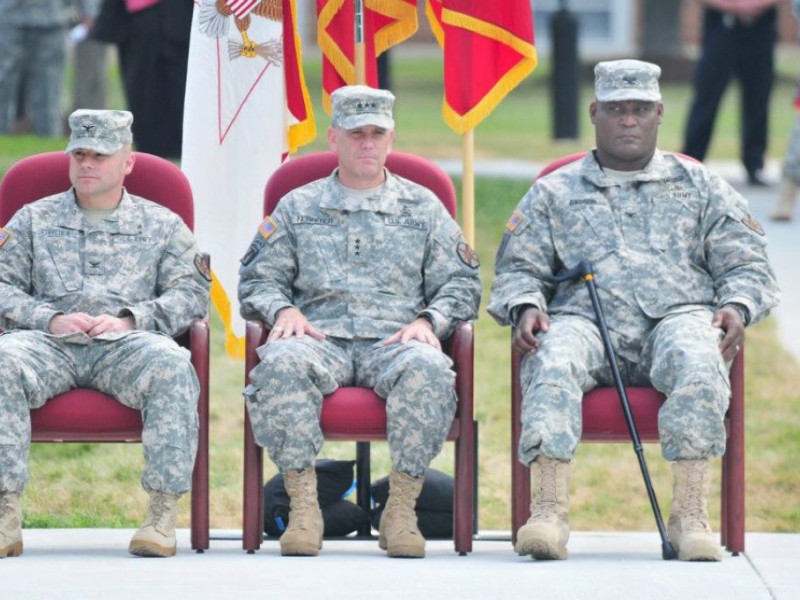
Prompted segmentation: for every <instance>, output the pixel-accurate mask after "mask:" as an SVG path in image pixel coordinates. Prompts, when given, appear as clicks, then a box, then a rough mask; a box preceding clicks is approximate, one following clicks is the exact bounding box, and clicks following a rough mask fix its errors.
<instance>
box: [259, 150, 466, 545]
mask: <svg viewBox="0 0 800 600" xmlns="http://www.w3.org/2000/svg"><path fill="white" fill-rule="evenodd" d="M336 164H337V159H336V155H335V154H334V153H333V152H320V153H316V154H309V155H306V156H301V157H298V158H294V159H292V160H290V161H287V162H285V163H284V164H283V165H281V166H280V168H278V170H276V171H275V173H273V175H272V177H270V179H269V181H268V182H267V185H266V188H265V190H264V213H265V214H271V213H272V211H273V210H274V209H275V206H276V205H277V204H278V201H279V200H280V199H281V198H282V197H283V196H284V195H286V193H288V192H289V191H291V190H293V189H295V188H297V187H299V186H301V185H303V184H305V183H308V182H311V181H314V180H316V179H320V178H322V177H327V176H328V175H330V174H331V172H332V171H333V169H334V168H335V167H336ZM386 167H387V168H388V169H389V170H390V171H391V172H392V173H395V174H397V175H400V176H402V177H406V178H407V179H410V180H412V181H415V182H416V183H419V184H421V185H423V186H425V187H427V188H429V189H431V190H432V191H433V192H434V193H436V195H437V196H439V199H440V200H441V201H442V203H443V204H444V205H445V206H446V207H447V210H448V211H449V212H450V214H451V215H453V216H454V217H455V214H456V196H455V190H454V188H453V184H452V182H451V181H450V178H449V177H448V176H447V174H446V173H444V171H442V170H441V169H439V168H438V167H437V166H436V165H434V164H432V163H430V162H428V161H427V160H424V159H422V158H420V157H418V156H415V155H412V154H405V153H402V152H392V153H390V154H389V156H388V159H387V161H386ZM267 334H268V330H267V328H266V326H265V325H264V324H263V323H261V322H254V321H250V322H248V323H247V333H246V355H245V377H246V379H247V382H248V383H249V373H250V371H251V370H252V369H253V368H254V367H255V366H256V365H257V364H258V356H257V354H256V348H258V347H259V346H261V345H263V344H264V343H265V342H266V339H267ZM442 347H443V349H444V350H445V352H447V353H448V354H449V356H450V357H451V358H452V359H453V363H454V365H453V369H454V370H455V372H456V383H455V389H456V396H457V397H458V406H457V409H456V416H455V418H454V419H453V425H452V427H451V429H450V433H449V435H448V438H447V439H448V440H452V441H455V444H456V451H455V497H454V499H453V532H454V535H453V538H454V542H455V549H456V552H458V553H460V554H462V555H463V554H466V553H467V552H471V551H472V532H473V519H474V515H475V510H474V499H475V489H474V488H475V467H476V464H475V431H476V424H475V421H474V419H473V400H472V394H473V391H472V384H473V380H472V377H473V375H472V365H473V331H472V323H461V324H460V325H459V326H458V327H457V328H456V330H455V332H454V333H453V335H452V336H451V337H450V338H449V339H448V340H445V341H444V342H443V344H442ZM244 418H245V427H244V430H245V440H244V514H243V530H244V535H243V547H244V549H245V550H247V551H248V552H254V551H255V550H258V548H259V547H260V546H261V541H262V538H263V531H264V509H263V503H262V494H263V450H262V448H261V447H260V446H258V445H257V444H256V443H255V439H254V437H253V431H252V427H251V425H250V418H249V416H248V414H247V410H246V409H245V415H244ZM321 424H322V431H323V433H324V435H325V439H326V440H338V441H355V442H357V460H356V462H357V473H356V479H357V481H358V492H357V496H358V498H357V499H358V503H359V505H360V506H362V508H365V509H366V510H370V473H369V442H371V441H379V440H386V408H385V402H384V400H383V399H381V398H380V397H379V396H378V395H377V394H375V393H374V392H373V391H372V390H370V389H365V388H358V387H343V388H339V389H338V390H336V391H335V392H334V393H333V394H330V395H329V396H326V397H325V400H324V402H323V405H322V416H321ZM359 533H360V534H366V535H368V534H369V527H367V528H366V531H361V532H359Z"/></svg>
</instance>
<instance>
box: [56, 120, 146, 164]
mask: <svg viewBox="0 0 800 600" xmlns="http://www.w3.org/2000/svg"><path fill="white" fill-rule="evenodd" d="M131 123H133V115H132V114H131V113H129V112H128V111H127V110H87V109H78V110H76V111H75V112H74V113H72V114H71V115H70V116H69V128H70V129H71V130H72V133H71V134H70V137H69V144H68V145H67V149H66V150H64V152H65V153H69V152H72V151H74V150H79V149H84V150H91V151H93V152H97V153H98V154H108V155H111V154H114V153H116V152H117V151H118V150H119V149H120V148H122V146H123V144H130V143H132V142H133V134H132V133H131Z"/></svg>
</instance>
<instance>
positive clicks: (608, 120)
mask: <svg viewBox="0 0 800 600" xmlns="http://www.w3.org/2000/svg"><path fill="white" fill-rule="evenodd" d="M589 116H590V117H591V119H592V123H594V127H595V142H596V144H597V154H598V158H599V159H600V164H602V165H603V166H604V167H608V168H610V169H615V170H618V171H635V170H638V169H642V168H643V167H644V166H645V165H647V163H648V162H650V158H652V156H653V153H654V152H655V149H656V142H657V141H658V126H659V125H660V124H661V119H662V118H663V116H664V105H663V104H662V103H661V102H644V101H641V100H625V101H621V102H593V103H592V104H591V106H590V107H589Z"/></svg>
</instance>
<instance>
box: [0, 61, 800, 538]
mask: <svg viewBox="0 0 800 600" xmlns="http://www.w3.org/2000/svg"><path fill="white" fill-rule="evenodd" d="M786 64H788V65H789V66H786ZM792 64H797V63H791V62H789V63H787V62H786V61H784V63H782V65H783V66H782V68H783V69H784V70H786V73H787V75H786V76H784V77H782V78H781V80H780V83H779V84H778V85H777V86H776V88H775V92H774V96H773V100H772V105H771V110H772V121H771V142H770V147H769V153H768V155H769V157H771V158H776V159H779V158H781V156H782V154H783V151H784V149H785V145H786V138H787V135H788V130H789V126H790V124H791V122H792V120H793V118H794V113H793V111H792V109H791V106H790V98H791V97H792V94H793V89H794V88H793V84H792V77H791V76H789V75H791V68H793V67H792V66H791V65H792ZM393 68H394V72H393V76H394V81H395V92H396V94H397V96H398V102H397V123H398V125H397V127H398V134H397V141H396V144H395V148H396V149H398V150H405V151H411V152H416V153H419V154H422V155H425V156H428V157H435V158H456V157H458V156H459V155H460V148H461V138H460V136H457V135H456V134H454V133H452V132H451V131H450V130H449V129H448V128H447V127H446V126H445V125H444V123H443V122H442V119H441V114H440V108H441V83H440V81H441V64H440V62H439V61H438V60H437V59H435V58H434V59H430V58H428V59H426V58H408V59H403V60H401V59H399V58H397V59H395V60H394V61H393ZM794 68H795V69H796V67H794ZM546 70H547V65H546V64H544V65H542V66H541V67H540V69H539V70H538V71H537V72H536V73H535V75H534V76H533V77H531V78H530V79H529V80H528V81H526V82H524V84H523V85H522V86H520V88H518V89H517V90H515V91H514V92H513V93H512V94H510V95H509V96H508V97H507V98H506V100H505V101H504V103H503V104H502V105H501V106H500V108H499V109H498V110H497V111H496V112H495V113H494V114H493V115H491V116H490V117H489V118H488V119H487V120H486V121H484V123H482V124H481V125H480V126H479V128H478V130H477V131H476V136H475V150H476V156H478V157H485V158H514V159H525V160H532V161H540V162H543V161H546V160H550V159H552V158H554V157H556V156H559V155H562V154H566V153H569V152H573V151H577V150H583V149H586V148H588V147H590V146H591V145H592V138H593V132H592V130H591V128H590V124H589V123H588V117H587V116H586V115H585V113H586V111H585V110H584V111H583V114H584V116H583V118H582V122H581V138H580V139H579V140H576V141H570V142H558V143H556V142H554V141H553V140H552V139H551V136H550V119H551V108H550V103H549V92H548V88H547V80H546V72H547V71H546ZM798 74H799V73H794V76H795V77H796V76H797V75H798ZM307 76H308V82H309V86H310V90H311V94H312V97H313V99H314V102H315V106H316V115H317V121H318V124H317V128H318V131H319V133H318V138H317V140H316V141H315V142H314V143H313V144H311V145H309V146H307V147H305V148H303V149H302V150H301V153H303V152H309V151H314V150H318V149H321V148H323V147H324V135H323V132H324V129H325V127H327V122H328V119H327V116H326V115H325V114H324V113H323V112H322V110H321V108H320V103H319V70H318V68H316V67H313V66H310V67H309V70H308V72H307ZM114 77H116V74H114ZM690 93H691V92H690V89H689V87H688V86H687V85H685V84H684V85H678V84H670V85H665V86H664V96H665V103H666V106H667V111H666V118H665V122H664V124H663V126H662V128H661V135H660V139H661V144H660V145H661V147H663V148H664V149H670V150H677V149H679V147H680V139H681V135H682V134H681V131H682V127H683V123H684V121H685V115H686V110H687V105H688V102H689V97H690ZM590 97H591V89H590V87H589V86H585V87H584V89H583V98H582V104H583V105H586V104H588V102H589V99H590ZM111 104H112V105H113V106H118V107H121V106H122V100H121V97H120V96H119V93H118V91H117V92H116V95H113V96H112V100H111ZM737 127H738V109H737V99H736V94H735V89H732V90H730V91H729V93H728V95H727V97H726V100H725V103H724V105H723V107H722V112H721V114H720V117H719V123H718V125H717V131H716V133H715V138H714V146H713V148H712V152H711V158H735V157H737V156H738V132H737ZM64 145H65V140H64V139H40V138H35V137H30V136H23V137H11V136H0V173H2V172H4V171H5V169H7V167H8V166H9V165H10V164H12V163H13V162H14V161H16V160H17V159H19V158H20V157H22V156H25V155H27V154H31V153H34V152H40V151H45V150H56V149H62V148H63V147H64ZM533 175H534V174H533V173H531V176H532V177H533ZM456 186H457V188H460V182H456ZM526 189H527V183H526V182H524V181H513V180H507V179H496V178H478V179H477V181H476V183H475V197H476V214H475V223H476V227H475V230H476V249H477V250H478V252H479V255H480V256H481V259H482V266H481V273H482V276H483V281H484V303H483V306H484V308H482V311H481V315H480V318H479V319H478V321H477V323H476V339H477V346H476V358H475V366H476V377H475V398H476V418H477V419H478V421H479V427H480V440H479V448H480V456H479V469H480V471H479V483H480V513H479V525H480V527H481V529H508V528H509V526H510V461H511V456H512V449H511V448H510V418H509V406H510V386H509V332H508V330H506V329H502V328H500V327H498V326H497V325H496V324H495V323H494V322H493V321H492V320H491V319H490V318H489V317H488V316H487V314H486V313H485V300H486V298H488V294H489V288H490V285H491V280H492V270H493V257H494V252H495V249H496V247H497V244H498V241H499V239H500V237H501V235H502V230H503V225H504V223H505V221H506V219H507V218H508V215H509V214H510V212H511V211H512V209H513V207H514V205H515V204H516V203H517V201H518V200H519V199H520V197H521V196H522V195H523V193H524V192H525V190H526ZM212 329H213V333H212V362H211V370H212V373H211V377H212V388H211V513H212V514H211V526H212V527H213V528H239V527H240V526H241V493H242V487H241V485H242V476H241V471H242V469H241V466H242V458H241V451H242V431H243V405H242V400H241V388H242V382H243V377H244V372H243V371H244V368H243V364H242V363H241V362H239V361H235V360H233V359H231V358H229V357H228V356H226V355H225V353H224V350H223V345H222V335H221V327H220V324H219V321H218V319H217V318H216V316H212ZM747 352H748V353H747V378H746V386H747V387H746V393H747V485H748V488H747V491H748V495H747V504H746V507H747V519H748V521H747V528H748V529H749V530H751V531H753V530H758V531H798V530H800V508H799V507H798V503H797V498H798V495H800V470H798V469H797V467H796V464H795V461H794V458H793V457H794V456H796V455H797V454H798V452H800V403H798V402H797V399H798V396H797V391H796V382H797V381H798V377H800V366H798V364H797V363H796V362H795V361H794V360H793V359H792V358H791V356H790V355H788V353H787V352H786V351H785V350H783V349H782V348H781V346H780V344H779V343H778V341H777V336H776V333H775V322H774V321H773V320H772V319H767V320H766V321H765V322H763V323H761V324H759V325H757V326H755V327H753V328H752V329H751V330H749V331H748V351H747ZM448 446H451V445H450V444H448ZM646 453H647V457H648V462H649V466H650V470H651V472H652V475H653V478H654V482H655V486H656V491H657V494H658V498H659V501H660V504H661V506H662V508H663V509H664V510H666V509H667V508H668V507H669V499H670V497H671V489H670V483H671V481H670V476H669V471H668V465H666V463H665V462H664V461H663V460H662V459H661V458H660V454H659V451H658V448H657V447H656V446H655V445H648V446H647V448H646ZM353 455H354V452H353V444H349V443H335V444H333V443H332V444H327V445H326V446H325V448H324V449H323V452H322V456H324V457H332V458H351V457H353ZM452 460H453V453H452V449H451V448H450V447H448V448H447V449H446V450H445V452H444V453H443V455H442V456H441V457H440V458H439V459H437V461H436V463H435V464H434V466H435V467H436V468H439V469H441V470H445V471H452ZM575 465H576V469H575V475H574V479H573V486H572V497H573V501H572V512H571V521H572V524H573V527H574V528H575V529H599V530H607V529H636V530H653V529H654V523H653V518H652V514H651V512H650V508H649V504H648V501H647V495H646V493H645V490H644V487H643V484H642V481H641V476H640V473H639V470H638V464H637V462H636V457H635V455H634V453H633V450H632V448H631V446H630V444H613V445H598V444H593V445H588V444H587V445H582V446H581V447H580V449H579V451H578V455H577V457H576V461H575ZM141 467H142V459H141V449H140V446H139V445H136V444H133V445H95V444H67V445H47V444H35V445H34V446H33V447H32V451H31V481H30V483H29V485H28V488H27V491H26V495H25V526H27V527H88V526H94V527H132V526H135V525H138V523H139V522H140V520H141V518H142V515H143V510H144V502H145V494H144V492H143V491H142V490H141V488H140V486H139V483H138V480H139V476H140V472H141ZM388 469H389V460H388V453H387V451H386V448H385V444H375V445H374V458H373V476H374V477H375V478H377V477H380V476H382V475H384V474H386V473H387V472H388ZM715 471H717V472H718V470H715ZM273 472H274V470H273V469H272V467H271V466H268V473H267V475H270V474H271V473H273ZM718 486H719V481H718V477H717V479H716V480H715V490H716V489H718ZM182 507H183V510H182V514H181V519H180V523H179V524H180V525H181V526H186V525H187V524H188V502H187V500H186V499H183V500H182ZM710 508H711V512H712V519H713V521H712V523H714V526H715V528H716V523H717V522H718V521H717V519H718V515H719V506H718V503H717V502H716V501H714V502H712V505H711V507H710Z"/></svg>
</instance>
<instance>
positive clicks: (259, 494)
mask: <svg viewBox="0 0 800 600" xmlns="http://www.w3.org/2000/svg"><path fill="white" fill-rule="evenodd" d="M244 419H245V424H244V431H245V433H244V496H243V498H242V509H243V517H242V548H244V549H245V550H247V552H248V553H251V554H252V553H253V552H255V551H256V550H258V549H259V548H260V547H261V541H262V539H263V537H264V500H263V494H264V489H263V488H264V452H263V450H262V449H261V447H260V446H258V444H256V441H255V436H254V435H253V428H252V427H251V424H250V417H249V416H248V415H247V410H245V415H244Z"/></svg>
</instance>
